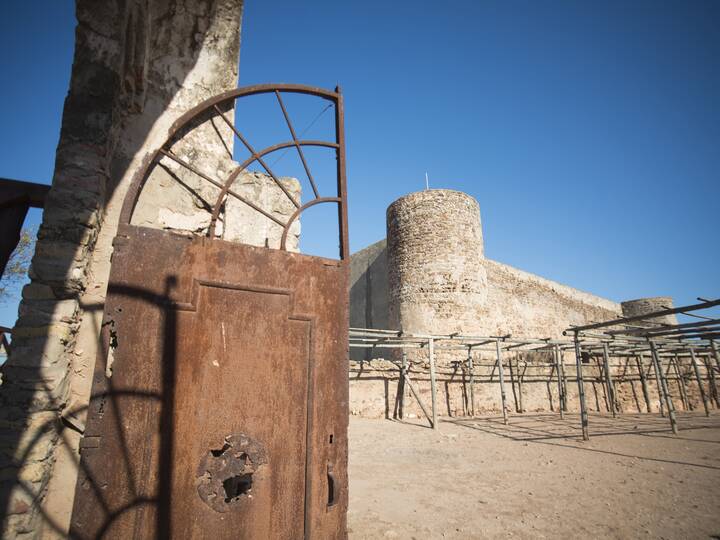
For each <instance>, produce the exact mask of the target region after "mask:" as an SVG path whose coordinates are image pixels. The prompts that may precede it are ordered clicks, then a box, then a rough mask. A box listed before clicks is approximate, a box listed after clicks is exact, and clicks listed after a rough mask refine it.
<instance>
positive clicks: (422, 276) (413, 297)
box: [387, 189, 487, 334]
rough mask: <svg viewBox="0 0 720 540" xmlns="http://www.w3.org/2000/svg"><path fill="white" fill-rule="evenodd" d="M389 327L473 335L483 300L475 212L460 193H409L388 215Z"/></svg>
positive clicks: (477, 210)
mask: <svg viewBox="0 0 720 540" xmlns="http://www.w3.org/2000/svg"><path fill="white" fill-rule="evenodd" d="M387 232H388V248H387V254H388V255H387V257H388V289H389V298H390V302H389V322H390V327H391V328H393V329H397V330H402V331H403V332H414V333H426V332H433V333H436V334H449V333H452V332H460V333H473V332H476V331H477V330H478V325H479V323H480V321H481V320H482V318H481V309H482V307H483V305H484V303H485V299H486V297H487V279H486V277H485V270H484V267H483V266H482V264H481V261H482V253H483V241H482V228H481V226H480V208H479V206H478V204H477V201H475V199H473V198H472V197H470V196H469V195H466V194H465V193H461V192H459V191H449V190H441V189H433V190H426V191H419V192H417V193H411V194H410V195H407V196H405V197H402V198H400V199H398V200H397V201H395V202H394V203H392V204H391V205H390V206H389V207H388V210H387Z"/></svg>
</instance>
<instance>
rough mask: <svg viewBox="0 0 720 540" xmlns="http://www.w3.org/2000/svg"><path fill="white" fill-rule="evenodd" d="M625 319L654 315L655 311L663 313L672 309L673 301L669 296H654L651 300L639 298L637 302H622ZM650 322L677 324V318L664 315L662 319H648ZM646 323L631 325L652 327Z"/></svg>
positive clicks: (639, 322)
mask: <svg viewBox="0 0 720 540" xmlns="http://www.w3.org/2000/svg"><path fill="white" fill-rule="evenodd" d="M620 306H622V313H623V317H636V316H638V315H645V314H646V313H653V312H655V311H662V310H664V309H668V308H670V309H672V307H673V299H672V298H671V297H669V296H654V297H651V298H638V299H637V300H627V301H625V302H621V303H620ZM648 321H650V322H654V323H661V324H677V322H678V321H677V317H676V316H675V315H664V316H662V317H654V318H652V319H648ZM644 323H645V321H636V322H634V323H630V324H633V325H636V326H652V325H646V324H644Z"/></svg>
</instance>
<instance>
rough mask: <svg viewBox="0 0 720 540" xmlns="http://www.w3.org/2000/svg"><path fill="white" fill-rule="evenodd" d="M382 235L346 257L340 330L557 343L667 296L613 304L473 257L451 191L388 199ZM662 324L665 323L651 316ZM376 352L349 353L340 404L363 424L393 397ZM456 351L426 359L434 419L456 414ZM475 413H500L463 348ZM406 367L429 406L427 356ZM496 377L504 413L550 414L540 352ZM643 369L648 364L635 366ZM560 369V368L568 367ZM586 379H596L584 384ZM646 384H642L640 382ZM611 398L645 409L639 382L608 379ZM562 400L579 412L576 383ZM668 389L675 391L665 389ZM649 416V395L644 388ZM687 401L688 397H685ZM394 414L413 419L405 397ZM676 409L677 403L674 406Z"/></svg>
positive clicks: (481, 360) (549, 388)
mask: <svg viewBox="0 0 720 540" xmlns="http://www.w3.org/2000/svg"><path fill="white" fill-rule="evenodd" d="M387 233H388V237H387V240H381V241H379V242H376V243H375V244H372V245H371V246H368V247H367V248H365V249H363V250H361V251H358V252H357V253H355V254H354V255H352V258H351V275H350V284H351V289H350V326H351V327H357V328H380V329H394V330H403V331H405V332H407V333H416V334H450V333H453V332H458V333H461V334H466V335H467V334H469V335H480V336H498V335H507V334H512V336H513V337H524V338H562V337H563V336H562V332H563V330H565V329H567V328H568V327H570V326H571V325H582V324H588V323H591V322H598V321H603V320H608V319H613V318H617V317H620V316H623V315H625V316H631V315H636V314H642V313H648V312H651V311H656V310H658V309H662V306H672V299H670V298H667V297H660V298H651V299H639V300H632V301H628V302H624V303H622V304H619V303H617V302H613V301H611V300H607V299H605V298H601V297H599V296H595V295H593V294H589V293H586V292H583V291H579V290H577V289H573V288H572V287H568V286H566V285H562V284H560V283H557V282H554V281H551V280H549V279H545V278H542V277H539V276H536V275H534V274H531V273H528V272H524V271H522V270H518V269H516V268H513V267H511V266H509V265H506V264H503V263H500V262H497V261H493V260H490V259H487V258H486V257H485V256H484V250H483V236H482V228H481V221H480V211H479V206H478V203H477V202H476V201H475V199H473V198H472V197H471V196H469V195H467V194H464V193H461V192H458V191H451V190H440V189H433V190H426V191H421V192H417V193H412V194H410V195H407V196H405V197H402V198H400V199H399V200H397V201H395V202H394V203H392V204H391V205H390V206H389V207H388V211H387ZM663 322H674V321H663ZM397 355H398V353H397V352H394V353H393V352H391V351H389V350H388V349H384V350H383V349H375V350H374V351H373V350H370V349H351V353H350V358H351V367H350V409H351V411H352V412H353V413H354V414H359V415H363V416H370V417H382V416H391V415H392V414H393V409H394V406H395V401H396V392H397V387H398V384H397V383H398V368H397V366H396V365H395V364H393V363H391V362H389V361H387V360H386V359H392V358H394V357H397ZM458 355H460V356H462V357H463V358H464V356H466V354H465V353H462V352H458V353H451V354H449V353H447V352H446V353H445V354H444V355H443V354H436V358H437V362H438V377H439V384H438V389H439V393H438V403H440V404H441V407H440V413H441V414H446V415H451V416H452V415H462V414H467V413H468V395H467V394H468V391H467V377H468V374H467V373H465V372H464V368H463V367H462V366H460V365H459V364H458V362H457V360H461V359H462V358H459V357H458ZM473 356H474V363H475V365H476V369H475V374H476V386H475V399H476V405H477V409H476V412H497V411H499V410H500V402H501V401H500V389H499V384H498V380H497V371H496V370H495V368H493V367H492V366H491V364H492V363H494V362H495V355H494V353H493V352H490V351H488V352H480V351H477V352H474V353H473ZM564 356H565V359H564V362H565V364H567V365H568V368H566V375H567V376H568V377H572V376H574V367H573V364H574V361H575V359H574V355H573V354H571V353H570V352H566V353H565V355H564ZM409 359H410V361H411V363H413V362H414V363H415V365H414V366H413V368H412V369H411V372H414V375H412V376H413V377H414V380H415V381H416V383H417V384H416V386H417V387H418V389H419V391H420V394H421V396H424V398H425V399H426V401H427V403H429V402H430V386H429V374H428V364H427V353H425V352H414V353H410V354H409ZM504 361H505V362H506V367H505V378H506V383H507V384H508V399H509V400H510V401H509V403H510V407H511V408H512V409H513V410H516V411H521V410H523V411H546V410H557V405H558V391H557V383H556V382H553V381H552V379H549V377H548V375H550V374H551V373H552V370H551V369H549V363H550V362H552V356H551V355H550V354H549V353H515V354H511V353H506V354H505V355H504ZM644 361H645V363H646V364H645V366H646V367H647V365H648V364H649V361H650V359H649V358H648V357H646V358H645V359H644ZM615 362H616V363H617V362H621V363H623V364H625V363H626V364H627V365H623V366H622V367H616V368H613V372H618V374H620V373H623V372H624V373H626V374H627V373H635V374H637V367H636V365H635V360H634V359H629V360H627V361H626V360H623V359H621V360H615ZM568 370H569V371H568ZM599 374H600V367H599V365H598V364H596V363H595V361H594V360H593V361H592V362H591V363H590V364H587V365H585V366H584V376H585V377H586V378H587V382H586V386H587V389H586V392H587V393H588V404H589V406H590V407H591V410H602V411H607V396H605V390H604V386H603V384H602V383H600V382H599ZM595 379H598V380H595ZM650 379H652V377H650ZM617 386H618V388H617V394H618V397H619V400H620V401H621V403H622V404H623V406H625V407H626V408H627V409H628V410H633V409H635V410H645V409H646V406H645V404H644V402H643V397H642V392H641V389H640V386H639V383H637V384H635V383H632V384H628V383H623V384H618V385H617ZM567 387H568V405H569V407H570V408H571V410H572V409H577V408H578V407H579V403H578V398H577V388H576V385H575V384H574V383H568V385H567ZM676 391H677V389H676ZM649 393H650V399H651V403H652V406H653V407H654V410H655V411H657V410H658V405H659V395H658V393H657V389H656V388H655V386H654V379H653V380H651V381H650V384H649ZM690 394H691V396H690V397H692V398H693V399H694V400H695V403H696V404H697V405H699V403H700V402H699V396H698V395H696V393H695V392H692V391H691V392H690ZM404 401H405V410H406V411H409V412H410V414H415V415H417V416H421V415H422V412H421V410H420V408H419V407H418V406H417V404H416V403H415V402H414V399H413V397H412V394H410V393H408V394H406V395H405V397H404ZM676 406H677V407H678V408H682V406H681V404H679V403H677V404H676Z"/></svg>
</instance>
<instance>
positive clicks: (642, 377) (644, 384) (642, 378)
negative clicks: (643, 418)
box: [635, 354, 652, 413]
mask: <svg viewBox="0 0 720 540" xmlns="http://www.w3.org/2000/svg"><path fill="white" fill-rule="evenodd" d="M643 363H644V362H643V355H642V354H640V355H638V356H636V357H635V364H636V365H637V368H638V374H639V375H640V383H641V384H642V391H643V397H644V398H645V406H646V407H647V412H649V413H651V412H652V405H651V402H650V392H649V390H648V385H647V378H646V377H645V366H644V365H643Z"/></svg>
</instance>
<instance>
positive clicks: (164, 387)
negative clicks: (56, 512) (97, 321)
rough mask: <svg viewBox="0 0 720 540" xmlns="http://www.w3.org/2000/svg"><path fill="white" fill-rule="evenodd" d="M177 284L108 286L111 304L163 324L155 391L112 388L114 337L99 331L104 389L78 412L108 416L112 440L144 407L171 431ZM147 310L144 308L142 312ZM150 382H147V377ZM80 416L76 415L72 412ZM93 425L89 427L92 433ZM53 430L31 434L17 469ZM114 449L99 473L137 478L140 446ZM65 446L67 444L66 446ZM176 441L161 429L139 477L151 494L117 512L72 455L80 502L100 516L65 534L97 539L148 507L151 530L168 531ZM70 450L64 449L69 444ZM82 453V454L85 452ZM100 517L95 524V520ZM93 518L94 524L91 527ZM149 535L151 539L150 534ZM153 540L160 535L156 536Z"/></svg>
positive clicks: (46, 427)
mask: <svg viewBox="0 0 720 540" xmlns="http://www.w3.org/2000/svg"><path fill="white" fill-rule="evenodd" d="M175 285H176V279H175V278H174V277H172V276H170V277H168V279H167V280H166V288H165V291H164V294H162V295H158V294H156V293H155V292H153V291H150V290H146V289H141V288H136V287H126V286H111V287H110V289H109V290H108V294H109V295H110V296H112V297H114V298H115V300H116V302H115V303H126V302H127V301H130V302H134V303H138V302H140V303H142V304H145V305H147V306H150V307H149V309H150V310H157V311H159V312H160V313H161V315H160V319H161V321H163V323H162V329H163V331H162V336H161V339H160V343H161V344H162V350H161V352H160V355H161V357H162V369H161V372H160V377H159V380H157V381H152V383H154V384H151V386H153V385H154V386H156V388H152V389H139V388H129V389H128V388H115V387H114V384H113V378H112V377H106V374H107V373H109V372H111V370H112V360H111V361H110V363H108V359H109V358H112V354H113V353H112V351H114V350H115V349H116V348H117V341H116V336H115V335H114V330H113V326H112V325H111V324H107V325H104V326H103V329H102V332H101V342H102V346H101V351H103V352H102V354H101V357H100V358H98V360H99V362H97V363H96V366H95V377H94V378H95V380H99V381H103V382H104V383H105V386H106V387H105V388H104V389H103V390H102V391H98V392H96V393H95V394H94V395H93V398H92V401H91V403H90V405H89V406H86V407H83V408H82V409H83V412H85V411H88V410H90V411H95V413H96V415H95V419H97V418H98V417H99V418H102V416H103V415H104V414H107V415H110V416H112V417H113V418H114V420H115V426H116V427H117V428H118V429H117V433H116V435H122V433H123V430H122V429H121V426H123V425H124V424H125V423H126V422H127V418H125V417H124V414H123V411H128V410H132V409H133V408H138V407H143V408H146V407H147V404H148V403H149V404H150V405H151V406H152V405H153V404H154V405H155V407H153V408H155V409H156V412H157V415H156V418H158V419H159V425H160V426H172V419H173V411H174V403H175V394H174V388H175V384H174V381H175V371H176V364H177V362H176V354H175V351H176V348H177V317H176V313H177V310H176V308H175V305H174V303H173V301H172V299H171V293H172V289H173V288H174V287H175ZM146 309H147V308H146ZM150 378H152V377H150ZM77 412H80V411H76V413H77ZM92 427H93V426H89V428H90V429H92ZM55 430H58V426H56V420H55V419H48V420H46V421H45V422H44V423H43V424H42V425H40V426H38V429H37V430H36V432H35V435H34V438H33V440H31V441H29V442H28V444H27V445H26V446H25V448H23V449H22V452H21V453H20V454H19V456H18V464H19V465H22V464H24V462H25V461H26V460H27V459H28V458H29V457H30V456H31V455H32V453H33V452H35V450H36V446H37V445H38V444H39V443H41V442H42V440H43V439H44V437H45V435H46V434H47V433H49V432H53V431H55ZM67 432H68V431H67V430H66V429H63V428H60V429H59V435H60V437H63V438H65V437H67ZM93 439H94V437H88V438H87V439H86V444H85V447H86V448H88V449H92V448H93V446H92V445H93V443H94V442H95V441H93ZM112 442H116V443H118V444H117V446H118V447H119V449H120V452H119V456H118V457H119V463H116V464H114V465H113V466H112V467H107V464H103V468H105V469H108V471H109V470H110V469H112V470H114V471H118V470H122V471H121V473H122V474H125V475H126V476H127V477H128V478H129V479H133V478H137V471H136V470H135V469H134V467H133V465H132V464H133V463H138V462H141V460H138V459H137V456H136V455H135V458H133V457H132V456H133V455H134V453H135V454H136V453H137V452H138V451H142V450H143V447H134V448H131V447H130V446H129V445H128V444H127V441H124V440H122V439H121V438H119V439H118V440H116V441H112ZM66 443H69V441H66ZM174 443H175V441H174V440H173V430H172V429H161V430H160V441H159V444H158V447H159V449H160V452H159V456H158V459H157V460H156V461H155V460H154V461H155V462H156V463H157V470H145V471H144V473H145V478H141V479H140V480H141V482H143V483H144V484H148V483H149V482H148V480H150V481H152V480H156V486H150V489H147V488H145V489H142V490H137V491H136V497H135V499H134V500H133V501H131V502H130V503H129V504H128V505H127V506H125V507H123V508H120V509H119V510H113V511H111V510H110V508H111V507H112V505H111V504H109V501H108V500H107V498H108V495H109V494H110V493H112V492H113V491H112V490H111V491H110V492H108V491H107V490H106V488H107V482H103V481H102V480H100V479H99V478H98V471H93V472H91V471H89V470H88V469H87V468H86V464H85V463H84V461H83V462H81V461H80V460H79V459H78V457H77V456H73V457H74V462H75V466H76V468H77V470H78V471H79V479H78V487H79V488H80V489H82V490H83V491H86V492H87V494H86V495H85V498H84V499H85V501H87V502H88V503H89V505H93V503H94V505H96V506H100V507H102V508H104V509H105V511H106V512H105V515H104V516H91V515H85V516H81V517H82V518H84V520H85V521H83V522H82V527H81V528H79V529H76V530H72V529H71V531H70V537H71V538H85V537H88V538H90V537H92V538H100V537H102V536H103V535H104V534H105V533H106V532H108V531H109V530H110V528H111V527H112V526H113V525H114V524H115V522H116V521H118V520H119V519H121V518H123V517H124V516H125V513H126V512H129V511H134V510H136V509H137V508H138V507H139V506H151V507H153V511H152V514H154V524H153V525H150V526H151V527H154V528H155V529H154V530H155V531H169V523H170V508H171V504H172V500H171V492H170V489H169V486H171V485H172V470H171V464H172V456H173V447H174ZM68 446H69V444H68ZM86 451H87V450H86ZM18 485H19V487H20V489H21V490H23V491H24V492H25V493H26V494H27V495H28V496H29V497H32V496H34V493H33V491H32V489H31V488H30V487H28V486H27V485H26V484H25V483H22V482H21V483H19V484H18ZM148 492H150V493H153V492H155V495H154V496H152V497H148V496H146V495H143V494H147V493H148ZM38 512H39V513H40V514H41V515H42V518H43V520H44V523H45V525H46V526H48V527H50V528H51V529H52V530H53V531H54V532H56V533H58V534H61V535H65V534H67V530H66V528H65V526H64V524H61V523H58V522H56V521H55V520H54V519H53V518H52V516H50V515H48V514H47V512H45V511H44V509H43V508H38ZM98 518H99V519H98ZM93 519H94V522H92V521H93ZM149 536H153V535H152V534H150V535H149ZM157 537H158V538H160V537H162V535H159V536H157Z"/></svg>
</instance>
